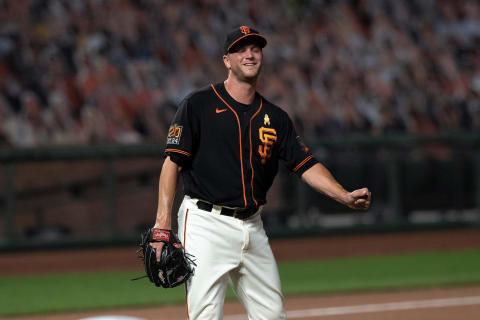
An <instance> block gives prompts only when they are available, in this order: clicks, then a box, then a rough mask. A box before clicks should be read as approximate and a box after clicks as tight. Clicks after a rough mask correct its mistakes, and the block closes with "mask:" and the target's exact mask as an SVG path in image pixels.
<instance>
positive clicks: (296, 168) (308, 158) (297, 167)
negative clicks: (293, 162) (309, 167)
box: [293, 156, 313, 172]
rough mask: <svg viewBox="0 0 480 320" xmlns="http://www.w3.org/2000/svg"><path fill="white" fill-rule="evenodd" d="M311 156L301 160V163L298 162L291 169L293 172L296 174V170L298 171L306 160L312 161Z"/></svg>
mask: <svg viewBox="0 0 480 320" xmlns="http://www.w3.org/2000/svg"><path fill="white" fill-rule="evenodd" d="M312 158H313V156H308V157H306V158H305V160H303V161H302V162H300V163H299V164H298V165H297V166H296V167H295V168H294V169H293V172H297V171H298V169H300V167H301V166H303V165H304V164H305V163H306V162H307V161H308V160H310V159H312Z"/></svg>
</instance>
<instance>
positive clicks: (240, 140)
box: [210, 84, 247, 208]
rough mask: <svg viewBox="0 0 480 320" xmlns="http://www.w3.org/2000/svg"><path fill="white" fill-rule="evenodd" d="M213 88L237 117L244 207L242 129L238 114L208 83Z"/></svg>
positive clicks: (245, 200) (245, 198)
mask: <svg viewBox="0 0 480 320" xmlns="http://www.w3.org/2000/svg"><path fill="white" fill-rule="evenodd" d="M210 86H211V87H212V89H213V92H215V94H216V95H217V97H218V98H219V99H220V100H222V102H223V103H224V104H225V105H226V106H227V107H228V108H229V109H230V110H232V112H233V114H235V117H236V118H237V124H238V141H239V142H240V144H239V147H240V169H241V170H242V187H243V202H244V204H245V208H246V207H247V196H246V194H245V178H244V177H243V160H242V158H243V154H242V129H241V126H240V119H239V118H238V114H237V113H236V112H235V110H233V108H232V107H231V106H230V105H229V104H228V103H227V101H225V100H224V99H223V98H222V96H220V94H218V92H217V90H216V89H215V87H214V86H213V84H211V85H210Z"/></svg>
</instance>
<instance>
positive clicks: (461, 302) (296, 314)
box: [224, 296, 480, 320]
mask: <svg viewBox="0 0 480 320" xmlns="http://www.w3.org/2000/svg"><path fill="white" fill-rule="evenodd" d="M476 304H480V296H473V297H460V298H446V299H433V300H412V301H403V302H389V303H378V304H362V305H355V306H344V307H330V308H315V309H304V310H292V311H287V317H288V319H301V318H308V317H326V316H333V315H345V314H354V313H368V312H385V311H398V310H412V309H425V308H445V307H457V306H466V305H476ZM245 319H247V318H246V316H245V315H240V314H237V315H231V316H225V317H224V320H245Z"/></svg>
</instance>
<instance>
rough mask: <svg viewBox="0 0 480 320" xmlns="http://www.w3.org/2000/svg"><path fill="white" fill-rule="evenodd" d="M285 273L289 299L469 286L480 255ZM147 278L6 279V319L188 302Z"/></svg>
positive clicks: (318, 265) (345, 263)
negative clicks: (339, 293)
mask: <svg viewBox="0 0 480 320" xmlns="http://www.w3.org/2000/svg"><path fill="white" fill-rule="evenodd" d="M279 269H280V275H281V278H282V285H283V291H284V294H285V295H286V296H293V295H305V294H330V293H338V292H352V291H365V290H394V289H402V288H425V287H436V286H451V285H464V284H471V283H480V250H465V251H456V252H431V253H420V254H406V255H391V256H372V257H361V258H343V259H328V260H321V261H319V260H316V261H301V262H299V261H296V262H281V263H280V264H279ZM141 273H142V271H141V270H132V271H128V272H124V271H122V272H98V273H90V272H89V273H68V274H54V275H39V276H34V275H28V276H9V277H4V276H3V277H0V316H6V315H10V316H11V315H22V314H38V313H50V312H55V313H57V312H67V311H79V310H87V309H107V308H112V307H132V306H147V305H161V304H174V303H183V302H184V289H183V287H180V288H175V289H168V290H167V289H163V288H155V287H154V286H153V285H152V284H151V283H150V282H148V280H147V279H142V280H138V281H130V279H131V278H134V277H136V276H138V275H140V274H141ZM228 297H229V298H233V297H234V295H233V293H232V292H229V294H228Z"/></svg>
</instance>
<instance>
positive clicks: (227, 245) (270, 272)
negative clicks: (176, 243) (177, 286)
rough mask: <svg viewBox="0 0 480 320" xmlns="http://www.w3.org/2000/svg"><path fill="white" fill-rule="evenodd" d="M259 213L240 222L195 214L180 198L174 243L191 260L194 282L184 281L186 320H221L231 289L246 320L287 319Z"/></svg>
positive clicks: (200, 212)
mask: <svg viewBox="0 0 480 320" xmlns="http://www.w3.org/2000/svg"><path fill="white" fill-rule="evenodd" d="M260 211H261V210H259V212H257V213H256V214H255V215H253V216H252V217H251V218H249V219H248V220H244V221H242V220H239V219H236V218H233V217H228V216H222V215H220V214H219V212H220V208H219V207H217V206H214V208H213V209H212V212H207V211H204V210H201V209H198V207H197V205H196V199H192V198H190V197H188V196H185V198H184V199H183V202H182V205H181V206H180V209H179V212H178V237H179V238H180V240H181V241H182V243H183V246H184V247H185V251H186V252H187V253H189V254H192V255H194V256H195V263H196V264H197V266H196V267H195V274H194V276H193V277H192V278H191V279H190V280H189V281H187V283H186V285H185V288H186V296H187V297H186V300H187V301H186V302H187V311H188V315H189V319H190V320H203V319H215V320H217V319H218V320H220V319H223V304H224V301H225V293H226V289H227V284H228V283H230V284H231V285H232V287H233V290H234V291H235V293H236V295H237V297H238V298H239V300H240V302H241V303H242V304H243V306H244V307H245V309H246V310H247V312H248V319H251V320H279V319H286V313H285V310H284V306H283V295H282V293H281V287H280V277H279V274H278V269H277V264H276V262H275V258H274V256H273V253H272V250H271V248H270V245H269V243H268V238H267V236H266V234H265V230H264V229H263V223H262V220H261V217H260Z"/></svg>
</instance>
